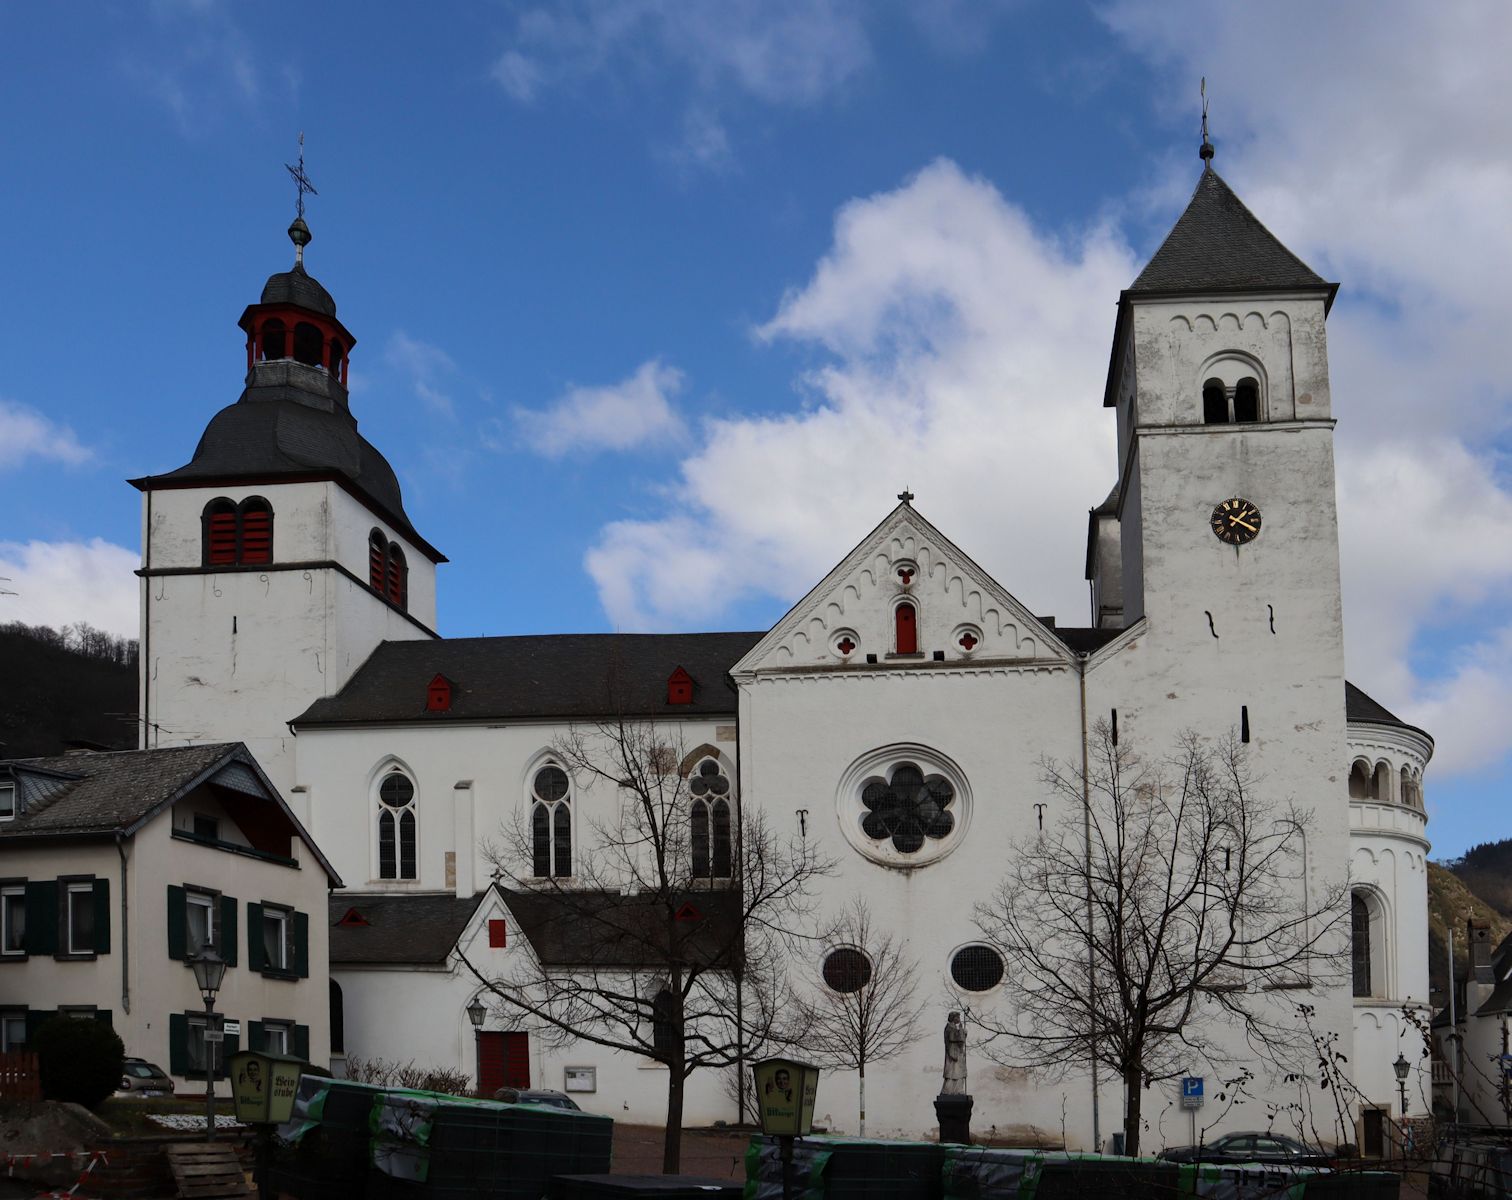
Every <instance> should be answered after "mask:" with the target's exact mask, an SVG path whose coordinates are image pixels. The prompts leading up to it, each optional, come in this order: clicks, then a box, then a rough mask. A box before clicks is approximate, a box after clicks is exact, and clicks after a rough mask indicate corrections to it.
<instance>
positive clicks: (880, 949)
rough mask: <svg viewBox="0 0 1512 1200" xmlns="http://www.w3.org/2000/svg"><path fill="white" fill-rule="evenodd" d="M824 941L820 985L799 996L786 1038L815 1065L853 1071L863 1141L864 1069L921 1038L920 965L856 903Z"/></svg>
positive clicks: (864, 1107)
mask: <svg viewBox="0 0 1512 1200" xmlns="http://www.w3.org/2000/svg"><path fill="white" fill-rule="evenodd" d="M828 936H829V938H830V939H831V941H832V942H834V943H836V949H835V950H833V951H831V952H830V954H829V955H828V957H826V959H825V962H824V968H823V983H822V985H819V986H816V987H812V988H810V989H807V990H805V991H802V992H800V993H799V994H798V996H797V998H796V1000H795V1003H794V1016H793V1020H792V1023H791V1025H790V1027H789V1034H788V1036H789V1039H790V1040H791V1041H792V1042H793V1043H794V1044H795V1045H798V1046H801V1047H803V1049H804V1051H805V1053H806V1054H807V1055H808V1056H809V1057H811V1058H813V1059H815V1061H816V1062H817V1064H818V1065H820V1066H829V1067H836V1068H839V1069H841V1070H847V1071H855V1072H856V1073H857V1075H858V1077H859V1079H858V1093H859V1094H858V1109H859V1113H860V1122H859V1129H858V1132H859V1134H860V1136H861V1137H865V1136H866V1068H867V1066H868V1064H870V1063H877V1062H885V1061H886V1060H887V1059H889V1058H892V1057H893V1056H894V1055H896V1054H897V1053H898V1052H899V1051H901V1050H902V1049H903V1048H904V1047H905V1046H907V1045H908V1044H909V1043H911V1042H913V1041H914V1040H915V1038H916V1037H917V1036H918V1026H919V1017H920V1016H921V1014H922V1013H923V1011H924V1005H923V1003H922V1002H919V1001H917V1000H916V998H915V991H916V987H917V977H918V966H917V964H916V963H915V962H914V961H913V959H911V958H909V957H908V956H907V955H906V954H904V952H903V947H902V945H901V943H899V942H898V941H897V939H895V938H894V937H893V935H892V934H890V933H884V932H881V931H879V930H878V929H877V927H876V925H875V924H874V923H873V921H872V915H871V910H870V909H869V908H867V906H866V903H865V901H863V900H859V899H858V900H855V901H854V902H853V903H852V904H850V905H849V906H848V907H847V908H846V910H845V912H844V913H843V914H842V915H841V917H840V919H839V921H838V922H837V923H836V925H835V927H834V930H833V931H832V932H830V933H829V935H828Z"/></svg>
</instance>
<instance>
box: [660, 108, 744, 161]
mask: <svg viewBox="0 0 1512 1200" xmlns="http://www.w3.org/2000/svg"><path fill="white" fill-rule="evenodd" d="M662 157H663V158H664V159H666V160H667V161H668V162H669V163H671V164H672V165H673V166H675V167H678V168H681V169H682V170H684V171H692V170H694V169H698V170H703V171H712V172H715V173H722V172H724V171H728V170H729V169H730V168H731V167H733V166H734V165H735V155H734V152H733V151H732V150H731V149H730V135H729V133H728V132H727V131H726V130H725V127H724V125H723V124H722V123H721V121H720V119H719V117H718V115H717V114H715V113H713V112H711V111H709V110H708V109H706V108H701V107H695V108H690V109H688V111H687V112H685V113H684V114H683V123H682V133H681V137H680V139H679V140H678V141H677V142H676V143H675V144H673V145H671V146H668V147H667V148H666V149H665V150H664V151H663V152H662Z"/></svg>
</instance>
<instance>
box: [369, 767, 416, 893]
mask: <svg viewBox="0 0 1512 1200" xmlns="http://www.w3.org/2000/svg"><path fill="white" fill-rule="evenodd" d="M416 836H417V831H416V818H415V785H414V783H413V782H412V781H411V780H410V778H409V776H407V775H404V774H402V773H401V772H399V771H390V772H389V773H388V774H387V775H385V776H384V777H383V782H381V783H380V784H379V785H378V878H380V879H414V878H415V876H416V861H415V860H416V853H415V850H416V847H415V842H416Z"/></svg>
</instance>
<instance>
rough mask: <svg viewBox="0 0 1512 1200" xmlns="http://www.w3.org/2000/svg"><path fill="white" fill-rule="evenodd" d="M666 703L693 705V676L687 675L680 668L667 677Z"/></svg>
mask: <svg viewBox="0 0 1512 1200" xmlns="http://www.w3.org/2000/svg"><path fill="white" fill-rule="evenodd" d="M667 703H668V704H692V703H693V676H691V675H689V674H688V673H687V672H686V671H685V670H683V669H682V668H681V667H678V668H677V670H675V671H673V672H672V674H671V675H669V676H668V677H667Z"/></svg>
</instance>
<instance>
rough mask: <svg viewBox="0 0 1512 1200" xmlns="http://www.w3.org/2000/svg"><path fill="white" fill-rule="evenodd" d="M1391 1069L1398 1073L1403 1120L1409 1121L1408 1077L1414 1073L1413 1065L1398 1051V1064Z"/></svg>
mask: <svg viewBox="0 0 1512 1200" xmlns="http://www.w3.org/2000/svg"><path fill="white" fill-rule="evenodd" d="M1391 1069H1392V1070H1393V1071H1395V1072H1396V1077H1397V1091H1398V1092H1400V1093H1401V1097H1402V1119H1403V1120H1404V1121H1405V1120H1406V1119H1407V1076H1408V1075H1410V1074H1411V1073H1412V1064H1411V1063H1410V1062H1408V1061H1407V1056H1406V1055H1405V1054H1403V1053H1402V1052H1401V1051H1400V1050H1399V1051H1397V1059H1396V1062H1394V1063H1392V1064H1391Z"/></svg>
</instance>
